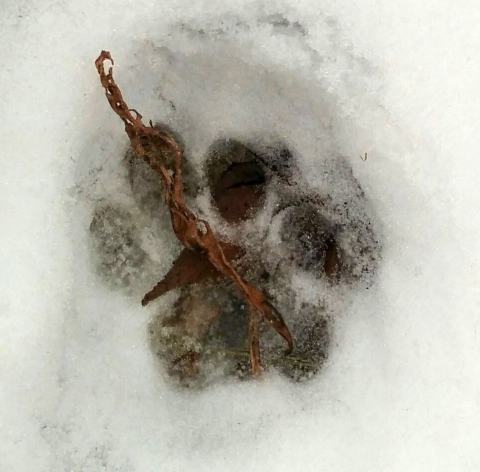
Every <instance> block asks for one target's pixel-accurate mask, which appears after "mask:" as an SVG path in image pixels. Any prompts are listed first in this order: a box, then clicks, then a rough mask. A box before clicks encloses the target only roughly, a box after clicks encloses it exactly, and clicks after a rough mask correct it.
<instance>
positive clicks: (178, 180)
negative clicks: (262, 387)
mask: <svg viewBox="0 0 480 472" xmlns="http://www.w3.org/2000/svg"><path fill="white" fill-rule="evenodd" d="M106 60H109V61H110V62H111V63H112V66H113V59H112V57H111V55H110V53H109V52H108V51H102V52H101V53H100V56H99V57H98V58H97V60H96V61H95V66H96V68H97V71H98V74H99V75H100V81H101V84H102V86H103V88H104V89H105V94H106V96H107V99H108V102H109V103H110V106H111V107H112V109H113V111H115V113H116V114H117V115H118V116H119V117H120V118H121V120H122V121H123V123H124V125H125V131H126V133H127V135H128V137H129V139H130V143H131V145H132V148H133V150H134V151H135V152H136V154H137V155H138V157H140V158H141V159H143V160H144V161H145V162H146V163H147V164H148V165H149V166H150V167H151V168H152V169H153V170H154V171H155V172H156V173H157V174H158V175H159V176H160V177H161V179H162V181H163V184H164V187H165V201H166V204H167V206H168V208H169V210H170V216H171V220H172V227H173V231H174V232H175V235H176V236H177V238H178V240H179V241H180V242H181V243H182V244H183V245H184V246H185V247H186V248H187V249H189V250H191V251H193V252H195V253H196V254H197V255H201V257H203V258H206V259H208V261H209V262H210V264H211V265H212V266H213V267H214V268H215V269H216V271H218V272H219V273H220V274H222V275H224V276H226V277H228V278H230V279H231V280H232V281H233V282H234V283H235V284H236V285H237V286H238V287H239V288H240V290H241V291H242V292H243V294H244V296H245V298H246V299H247V300H248V302H249V303H250V305H251V306H252V308H253V309H255V310H256V311H258V312H259V313H260V314H261V315H263V316H264V317H265V318H266V319H267V320H268V321H269V322H270V324H271V325H272V326H273V327H274V328H275V330H276V331H277V332H278V333H279V334H281V335H282V336H283V338H284V339H285V340H286V341H287V343H288V352H291V351H292V349H293V338H292V335H291V334H290V331H289V330H288V328H287V326H286V324H285V322H284V320H283V318H282V316H281V315H280V313H279V312H278V311H277V310H276V309H275V308H274V307H273V306H272V305H271V304H270V302H269V301H268V300H267V299H266V297H265V296H264V295H263V293H262V292H261V291H260V290H258V289H257V288H256V287H254V286H252V285H250V284H249V283H248V282H247V281H245V280H244V279H243V278H242V277H241V276H240V275H239V274H238V272H237V271H236V270H235V269H234V268H233V266H232V265H231V264H230V262H229V260H228V259H227V257H226V256H225V252H224V248H225V245H223V247H222V243H220V242H219V241H218V240H217V238H216V236H215V235H214V233H213V231H212V229H211V227H210V225H209V224H208V222H207V221H205V220H201V219H199V218H197V217H196V215H195V214H194V213H193V212H192V211H191V210H190V209H189V208H188V207H187V205H186V204H185V201H184V198H183V181H182V161H183V151H182V149H181V147H180V146H179V144H178V143H177V141H176V140H175V139H174V138H173V136H171V135H170V134H169V133H167V132H165V131H161V130H159V129H156V128H154V127H153V125H152V123H151V122H150V126H145V125H144V124H143V122H142V115H140V113H138V112H137V111H136V110H134V109H130V108H128V105H127V104H126V103H125V101H124V100H123V96H122V93H121V92H120V89H119V88H118V86H117V85H116V83H115V81H114V79H113V69H112V67H110V68H109V69H108V73H105V68H104V62H105V61H106ZM207 272H209V271H208V270H207ZM167 277H168V276H167ZM163 282H164V283H166V284H167V286H165V285H164V286H161V285H162V282H160V284H159V285H157V287H158V289H157V287H155V288H154V289H153V290H152V291H151V292H149V294H147V295H146V296H145V298H144V300H143V304H144V305H146V304H147V303H148V302H150V301H152V300H153V299H154V298H156V297H157V296H159V295H161V294H162V293H165V291H168V290H166V289H167V288H168V282H165V279H164V281H163ZM159 286H160V287H159ZM170 286H172V287H173V286H175V283H173V285H170ZM258 356H259V351H258V350H256V351H255V352H253V354H252V367H253V368H254V370H255V369H256V368H257V367H255V366H256V364H257V363H258V366H259V365H260V360H259V358H258ZM254 357H255V359H254Z"/></svg>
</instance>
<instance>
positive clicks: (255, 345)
mask: <svg viewBox="0 0 480 472" xmlns="http://www.w3.org/2000/svg"><path fill="white" fill-rule="evenodd" d="M259 323H260V318H259V316H258V313H257V312H256V311H255V310H254V309H253V308H252V307H250V320H249V325H248V334H249V345H250V365H251V366H252V373H253V375H254V376H258V375H260V374H261V373H262V363H261V361H260V332H259V328H260V327H259Z"/></svg>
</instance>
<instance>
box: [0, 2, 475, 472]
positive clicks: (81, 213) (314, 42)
mask: <svg viewBox="0 0 480 472" xmlns="http://www.w3.org/2000/svg"><path fill="white" fill-rule="evenodd" d="M2 6H3V12H2V16H1V18H2V19H1V30H2V35H1V38H0V41H1V46H2V47H1V49H0V50H1V53H0V54H1V58H2V63H3V69H2V71H1V75H0V83H1V86H2V98H3V100H2V105H3V113H2V115H3V117H4V118H3V123H2V127H1V131H0V133H1V141H0V142H1V143H2V148H3V149H2V154H1V155H2V159H1V173H0V175H1V178H0V179H1V184H2V185H1V189H0V192H1V193H0V195H1V198H0V201H1V204H0V205H1V207H0V208H1V215H2V224H1V231H0V248H1V249H0V251H1V253H0V257H1V261H2V264H1V268H0V277H1V278H0V280H1V283H0V287H1V295H2V296H1V302H0V308H1V309H0V332H1V333H2V334H1V342H0V349H1V351H0V352H1V362H0V374H1V375H0V379H1V380H0V388H1V391H0V392H1V398H2V402H1V404H0V438H1V440H0V470H2V471H4V470H5V471H27V470H28V471H31V470H37V471H63V470H68V471H70V470H73V471H98V470H107V471H113V470H118V471H133V470H136V471H141V472H144V471H145V472H146V471H150V470H151V471H154V470H155V471H156V470H165V471H172V472H173V471H183V470H191V469H192V468H194V469H195V470H200V471H202V470H208V471H224V470H229V471H237V470H238V471H255V470H259V471H260V470H261V471H264V470H268V469H274V470H278V471H282V470H291V471H297V470H298V471H310V470H311V471H317V470H331V471H342V470H353V469H354V470H359V471H363V470H365V471H367V470H368V471H371V470H373V471H383V470H388V471H409V472H413V471H417V470H418V471H425V470H437V471H442V470H458V471H462V472H463V471H475V470H478V467H479V466H478V464H479V463H480V453H479V452H478V438H479V437H480V426H479V423H478V417H479V413H480V367H479V366H480V362H479V361H480V339H479V337H480V335H479V328H480V314H479V313H480V310H479V305H480V290H479V283H480V270H479V269H480V267H479V265H480V264H479V263H480V257H479V254H480V251H479V250H480V242H479V238H478V234H479V232H480V223H479V221H480V220H479V218H478V210H477V209H478V208H479V204H480V192H479V191H478V189H477V187H478V177H479V176H480V175H479V174H480V164H479V163H478V162H477V161H478V159H477V148H478V144H479V143H478V133H477V129H478V127H479V124H480V123H479V118H478V112H477V110H478V109H480V103H479V102H480V95H479V93H478V91H477V90H476V88H475V85H476V82H478V78H479V73H478V67H477V64H478V59H479V57H478V50H477V49H478V48H476V45H478V43H479V39H480V38H479V36H480V29H479V27H478V24H479V20H480V18H479V16H480V8H479V7H478V5H477V4H476V3H474V2H468V1H464V2H461V3H458V2H456V3H454V2H451V1H447V0H443V1H441V2H438V1H437V2H426V3H425V2H423V3H421V4H420V3H417V2H413V1H408V2H402V3H392V2H387V1H384V0H381V1H372V0H362V1H360V2H355V3H353V4H352V2H345V1H336V2H325V3H324V4H323V3H322V4H321V5H319V3H318V2H313V1H311V0H302V1H298V2H288V1H285V2H284V1H274V2H268V3H267V4H263V3H262V2H259V1H250V2H234V1H233V0H231V1H227V2H218V3H215V2H188V1H187V0H178V1H175V2H170V3H169V4H168V5H167V4H165V5H158V4H153V3H149V2H146V1H143V0H139V1H136V2H134V3H133V2H127V1H124V0H120V1H118V0H117V1H116V2H113V1H111V0H106V1H104V2H101V3H99V2H93V1H89V0H88V1H83V2H72V1H63V2H48V3H45V2H40V1H30V2H23V3H22V2H13V1H9V2H4V4H3V5H2ZM285 20H288V22H286V21H285ZM287 23H288V24H287ZM199 30H202V31H203V33H200V32H199ZM307 33H308V34H307ZM101 49H108V50H110V51H111V52H112V55H113V57H114V59H115V77H116V80H117V81H118V84H119V85H120V87H121V88H122V91H123V93H124V95H125V98H126V99H127V101H128V103H129V105H130V106H132V107H135V108H137V109H138V110H139V111H141V112H142V114H143V115H144V117H145V118H146V120H147V121H148V119H150V118H151V119H152V120H153V121H156V120H158V121H163V122H167V123H169V124H170V125H171V126H172V127H173V128H175V129H176V130H178V131H179V133H180V134H181V136H182V138H183V139H184V140H185V145H186V149H187V151H188V154H189V156H190V158H191V161H192V162H193V163H194V164H195V165H196V166H197V167H198V168H200V165H201V163H202V159H204V156H205V152H206V151H207V149H208V147H209V146H210V144H211V143H212V142H213V141H214V140H215V139H217V138H219V137H223V136H226V135H234V136H236V137H237V138H244V139H253V140H260V139H262V140H266V141H268V140H275V139H280V140H282V141H284V142H287V143H288V145H289V147H290V148H291V149H293V150H294V151H295V153H296V154H297V155H298V156H301V157H300V158H299V167H300V172H301V175H302V177H303V179H304V183H303V185H305V186H306V187H308V188H313V189H318V188H324V189H325V188H326V189H327V190H328V191H329V192H331V193H334V194H335V195H336V196H337V198H339V196H344V195H347V196H348V195H349V196H350V197H351V198H353V197H352V195H353V191H352V189H351V188H350V187H349V185H348V183H346V182H344V183H343V184H340V185H339V184H338V182H337V179H336V177H337V176H338V175H339V174H341V172H340V171H339V170H338V167H337V165H336V163H337V159H336V157H337V156H339V155H341V156H345V158H346V160H347V162H348V165H349V166H351V168H352V171H353V174H354V176H355V178H356V179H357V180H358V181H359V182H360V184H361V186H362V188H363V190H364V192H365V194H366V198H367V201H368V211H369V212H370V213H371V215H372V218H373V219H374V221H375V227H376V229H377V231H378V234H379V236H380V239H381V245H382V251H381V262H380V265H379V268H378V274H377V277H376V279H375V281H374V285H373V286H372V287H370V288H369V289H368V290H366V289H365V287H361V286H358V287H356V289H355V290H350V291H347V292H345V291H341V290H340V291H339V292H338V293H337V292H332V294H331V295H330V297H331V298H330V302H331V304H332V305H331V306H335V304H336V303H338V306H341V307H342V309H341V310H340V309H339V310H338V312H337V313H336V319H335V323H334V328H333V329H334V343H333V344H332V347H331V350H330V354H329V358H328V361H327V364H326V366H325V367H324V369H323V370H322V371H321V372H320V374H319V375H318V376H317V377H316V378H315V379H313V380H311V381H308V382H304V383H301V384H294V383H290V382H288V381H286V380H285V379H283V378H281V377H279V376H276V375H274V374H269V375H267V376H266V377H265V378H264V379H263V380H260V381H258V382H237V381H234V380H232V379H230V380H224V381H221V382H217V383H215V384H214V385H211V386H210V387H208V388H206V389H204V390H201V391H185V390H178V389H176V388H174V387H173V386H172V385H171V384H170V383H169V381H168V378H167V377H166V376H165V375H164V373H162V370H161V369H160V368H159V366H158V364H157V362H156V359H155V357H154V355H153V354H152V351H151V348H150V343H149V339H148V324H149V321H150V320H151V318H152V317H153V316H154V314H155V313H156V312H157V311H158V310H159V309H161V308H162V307H163V308H165V307H168V306H169V304H171V302H172V299H173V298H172V297H171V296H170V295H169V296H166V297H164V299H162V300H160V301H159V302H158V303H157V302H156V304H155V306H153V305H152V307H151V308H148V309H145V308H142V307H141V306H140V303H139V300H140V297H141V295H142V293H144V292H145V291H146V290H147V289H149V288H150V285H151V284H152V282H155V281H157V280H158V279H159V278H160V277H161V274H163V273H165V271H166V270H168V268H169V266H170V264H171V262H172V260H173V258H174V257H175V255H176V253H177V252H178V249H179V248H178V245H177V244H176V242H175V241H174V239H173V238H172V236H171V234H169V231H168V227H166V226H165V225H163V226H162V224H160V223H158V224H156V225H155V224H153V225H150V223H151V220H149V219H145V217H143V216H141V215H140V213H139V211H138V210H135V208H136V207H135V202H134V201H133V200H132V197H131V196H129V193H128V191H127V190H126V189H125V185H124V182H125V181H124V180H122V179H124V177H125V176H124V175H123V174H122V172H124V171H122V167H121V166H120V164H119V162H120V161H121V159H122V154H123V152H124V150H125V147H126V138H125V136H124V131H123V129H122V128H123V127H122V124H121V122H120V120H119V119H118V118H117V117H116V116H114V114H113V113H112V111H111V110H110V109H109V107H108V104H107V102H106V99H105V97H104V94H103V92H102V90H101V87H100V85H99V81H98V77H97V74H96V71H95V69H94V65H93V61H94V60H95V58H96V57H97V56H98V54H99V52H100V50H101ZM162 97H163V98H162ZM170 100H171V101H172V102H173V103H174V104H175V108H176V110H175V111H173V110H172V107H171V105H170V103H169V101H170ZM365 152H367V154H368V158H367V160H366V161H363V160H361V159H360V157H359V156H360V155H361V156H363V155H364V153H365ZM100 201H101V202H105V201H107V202H108V203H109V204H111V205H113V206H115V207H118V209H119V210H121V211H123V212H125V213H126V214H129V215H133V216H131V218H132V219H133V221H135V222H136V223H137V225H140V226H142V225H143V226H142V227H141V229H140V230H139V231H140V235H139V240H140V241H141V245H142V246H141V247H142V248H144V249H145V251H146V253H147V254H148V258H147V263H146V265H145V267H142V270H138V271H137V272H134V276H135V274H136V275H138V278H137V277H133V279H134V281H135V282H134V283H133V285H132V287H131V290H130V292H127V291H125V290H122V289H121V288H118V285H115V280H113V279H111V280H110V281H106V280H105V279H102V277H101V276H99V274H98V272H97V271H96V270H95V260H96V259H95V257H96V255H95V251H93V250H92V247H91V243H90V239H89V238H90V236H89V233H90V232H89V227H90V223H91V220H92V214H93V212H94V211H95V206H96V205H97V204H98V202H100ZM202 202H203V203H202ZM205 202H206V199H205V198H204V199H200V200H199V205H200V206H201V210H202V211H203V212H205V213H206V214H208V215H209V217H212V218H213V219H215V215H213V214H212V213H211V212H210V213H209V209H208V208H207V205H206V203H205ZM159 212H160V216H159V221H163V220H162V219H161V218H162V215H163V216H165V215H164V214H163V213H161V212H162V210H161V209H160V210H159ZM142 218H144V219H142ZM217 223H218V222H217ZM256 224H258V225H259V227H261V224H262V220H261V218H260V219H259V221H257V222H256ZM142 277H143V278H142ZM107 282H109V283H107ZM149 284H150V285H149ZM293 285H294V287H295V289H296V290H297V291H298V292H299V293H300V296H302V297H304V298H305V299H306V300H315V299H316V297H317V298H318V297H319V296H320V295H319V294H322V293H324V292H325V290H326V288H325V287H324V286H318V287H317V286H316V285H314V284H313V283H312V281H311V280H310V279H308V277H307V278H305V277H302V276H301V274H297V278H296V279H295V280H294V283H293ZM114 287H116V288H114ZM345 294H347V295H348V301H347V302H345V301H344V300H343V299H342V297H343V296H344V295H345ZM332 309H333V308H332Z"/></svg>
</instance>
